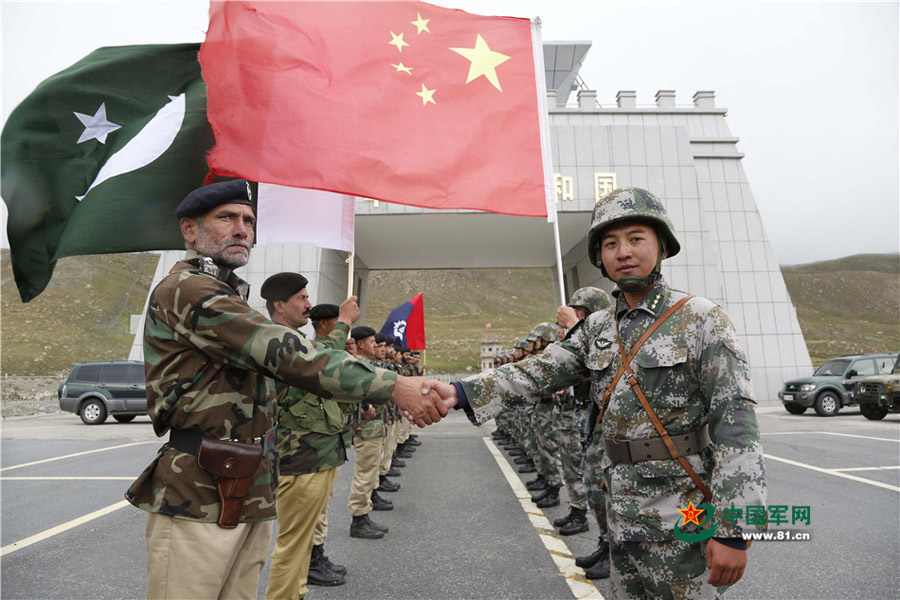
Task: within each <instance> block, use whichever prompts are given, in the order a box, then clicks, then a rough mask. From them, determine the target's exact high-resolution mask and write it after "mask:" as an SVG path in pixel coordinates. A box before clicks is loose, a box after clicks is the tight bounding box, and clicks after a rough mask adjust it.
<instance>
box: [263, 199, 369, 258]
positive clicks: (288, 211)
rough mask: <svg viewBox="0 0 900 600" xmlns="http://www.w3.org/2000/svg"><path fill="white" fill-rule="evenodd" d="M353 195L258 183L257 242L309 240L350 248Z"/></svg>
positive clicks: (348, 249)
mask: <svg viewBox="0 0 900 600" xmlns="http://www.w3.org/2000/svg"><path fill="white" fill-rule="evenodd" d="M355 205H356V202H355V200H354V198H353V196H348V195H346V194H335V193H333V192H323V191H320V190H307V189H302V188H294V187H286V186H281V185H271V184H268V183H260V184H259V200H258V202H257V207H256V210H257V218H258V223H257V227H256V243H257V244H258V245H260V246H273V245H276V244H308V245H310V246H318V247H319V248H333V249H335V250H345V251H347V252H353V213H354V208H355Z"/></svg>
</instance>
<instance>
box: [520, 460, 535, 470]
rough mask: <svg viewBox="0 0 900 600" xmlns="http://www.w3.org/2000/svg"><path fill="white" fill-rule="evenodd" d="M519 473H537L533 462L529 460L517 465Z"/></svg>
mask: <svg viewBox="0 0 900 600" xmlns="http://www.w3.org/2000/svg"><path fill="white" fill-rule="evenodd" d="M519 473H537V469H536V468H535V466H534V464H533V463H530V462H529V463H526V464H524V465H522V466H521V467H519Z"/></svg>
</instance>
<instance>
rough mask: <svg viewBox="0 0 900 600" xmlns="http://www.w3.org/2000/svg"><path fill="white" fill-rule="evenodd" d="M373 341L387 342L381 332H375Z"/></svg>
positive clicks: (378, 342)
mask: <svg viewBox="0 0 900 600" xmlns="http://www.w3.org/2000/svg"><path fill="white" fill-rule="evenodd" d="M375 343H376V344H385V343H387V336H386V335H384V334H383V333H376V334H375Z"/></svg>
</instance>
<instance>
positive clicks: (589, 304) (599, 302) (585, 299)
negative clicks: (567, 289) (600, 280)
mask: <svg viewBox="0 0 900 600" xmlns="http://www.w3.org/2000/svg"><path fill="white" fill-rule="evenodd" d="M569 306H571V307H572V308H575V307H576V306H580V307H582V308H584V309H586V310H587V311H588V314H590V313H595V312H597V311H598V310H603V309H605V308H609V307H610V306H612V300H610V298H609V294H607V293H606V292H604V291H603V290H601V289H600V288H595V287H583V288H579V289H577V290H575V292H574V293H573V294H572V297H571V298H569Z"/></svg>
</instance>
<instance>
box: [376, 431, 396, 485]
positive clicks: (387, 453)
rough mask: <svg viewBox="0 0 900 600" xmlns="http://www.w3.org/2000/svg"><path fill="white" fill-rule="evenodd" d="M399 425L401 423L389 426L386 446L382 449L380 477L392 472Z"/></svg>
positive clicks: (385, 438)
mask: <svg viewBox="0 0 900 600" xmlns="http://www.w3.org/2000/svg"><path fill="white" fill-rule="evenodd" d="M399 424H400V423H399V421H394V422H393V423H391V424H390V425H388V431H387V434H385V436H384V446H383V447H382V449H381V465H380V467H379V469H378V474H379V475H387V473H388V471H390V470H391V460H392V459H393V458H394V450H395V449H396V448H397V436H398V435H399V433H400V428H399V427H398V425H399ZM376 487H377V486H376Z"/></svg>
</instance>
